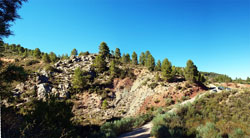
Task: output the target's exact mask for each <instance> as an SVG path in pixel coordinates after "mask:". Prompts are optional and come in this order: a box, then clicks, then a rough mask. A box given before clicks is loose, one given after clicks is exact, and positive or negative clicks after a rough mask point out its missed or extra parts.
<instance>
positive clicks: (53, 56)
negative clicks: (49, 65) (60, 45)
mask: <svg viewBox="0 0 250 138" xmlns="http://www.w3.org/2000/svg"><path fill="white" fill-rule="evenodd" d="M49 58H50V61H51V62H53V63H55V62H56V61H57V56H56V54H55V53H54V52H50V53H49Z"/></svg>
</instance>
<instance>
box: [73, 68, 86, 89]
mask: <svg viewBox="0 0 250 138" xmlns="http://www.w3.org/2000/svg"><path fill="white" fill-rule="evenodd" d="M72 84H73V88H75V89H83V88H85V87H86V86H87V80H86V79H85V77H84V76H83V71H82V70H81V69H80V68H79V67H78V68H76V69H75V71H74V76H73V81H72Z"/></svg>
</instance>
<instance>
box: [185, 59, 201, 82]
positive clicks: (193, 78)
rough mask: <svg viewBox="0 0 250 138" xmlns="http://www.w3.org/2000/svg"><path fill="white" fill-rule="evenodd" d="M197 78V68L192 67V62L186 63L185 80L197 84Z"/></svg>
mask: <svg viewBox="0 0 250 138" xmlns="http://www.w3.org/2000/svg"><path fill="white" fill-rule="evenodd" d="M198 77H199V72H198V70H197V67H196V66H195V65H194V63H193V61H192V60H188V61H187V65H186V67H185V79H186V80H187V81H190V82H197V81H198Z"/></svg>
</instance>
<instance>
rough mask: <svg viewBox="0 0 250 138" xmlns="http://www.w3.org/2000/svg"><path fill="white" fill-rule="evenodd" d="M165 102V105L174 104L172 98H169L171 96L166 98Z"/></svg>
mask: <svg viewBox="0 0 250 138" xmlns="http://www.w3.org/2000/svg"><path fill="white" fill-rule="evenodd" d="M165 103H166V106H169V105H172V104H174V100H173V99H171V98H167V99H166V100H165Z"/></svg>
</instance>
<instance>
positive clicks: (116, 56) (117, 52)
mask: <svg viewBox="0 0 250 138" xmlns="http://www.w3.org/2000/svg"><path fill="white" fill-rule="evenodd" d="M115 58H116V59H120V58H121V52H120V49H119V48H116V49H115Z"/></svg>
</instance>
